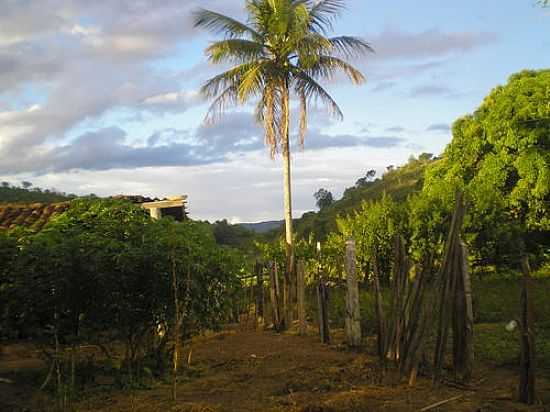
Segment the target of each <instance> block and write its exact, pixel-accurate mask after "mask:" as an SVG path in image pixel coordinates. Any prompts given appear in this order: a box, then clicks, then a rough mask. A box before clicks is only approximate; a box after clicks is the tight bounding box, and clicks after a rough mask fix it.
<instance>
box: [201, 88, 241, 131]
mask: <svg viewBox="0 0 550 412" xmlns="http://www.w3.org/2000/svg"><path fill="white" fill-rule="evenodd" d="M238 103H239V91H238V88H237V86H236V85H231V86H229V87H227V88H226V89H225V90H224V91H222V92H221V93H220V95H219V96H217V97H216V98H215V99H214V101H213V102H212V104H211V105H210V107H209V108H208V111H207V113H206V116H205V118H204V122H205V123H206V124H214V123H216V122H217V121H218V120H219V119H220V118H221V117H222V115H223V114H224V113H225V111H226V108H227V107H228V106H229V105H237V104H238Z"/></svg>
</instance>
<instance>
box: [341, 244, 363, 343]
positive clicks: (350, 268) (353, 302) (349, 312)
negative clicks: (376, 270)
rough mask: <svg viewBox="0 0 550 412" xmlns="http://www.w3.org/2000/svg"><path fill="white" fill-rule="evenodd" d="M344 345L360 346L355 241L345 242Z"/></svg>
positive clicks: (359, 313)
mask: <svg viewBox="0 0 550 412" xmlns="http://www.w3.org/2000/svg"><path fill="white" fill-rule="evenodd" d="M346 282H347V293H346V319H345V332H346V343H347V344H348V345H349V346H353V347H357V346H359V345H361V312H360V309H359V285H358V284H357V276H356V260H355V241H354V240H348V241H347V242H346Z"/></svg>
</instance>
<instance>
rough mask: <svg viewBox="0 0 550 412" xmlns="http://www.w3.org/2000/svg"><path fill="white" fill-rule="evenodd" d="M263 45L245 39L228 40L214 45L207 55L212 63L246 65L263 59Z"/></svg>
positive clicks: (207, 51) (207, 50)
mask: <svg viewBox="0 0 550 412" xmlns="http://www.w3.org/2000/svg"><path fill="white" fill-rule="evenodd" d="M263 50H264V47H263V45H262V44H261V43H258V42H256V41H253V40H245V39H226V40H221V41H217V42H215V43H212V44H211V45H210V46H208V48H207V49H206V51H205V53H206V55H207V56H208V60H210V62H212V63H220V62H230V63H246V62H250V61H252V60H256V59H260V58H262V57H263Z"/></svg>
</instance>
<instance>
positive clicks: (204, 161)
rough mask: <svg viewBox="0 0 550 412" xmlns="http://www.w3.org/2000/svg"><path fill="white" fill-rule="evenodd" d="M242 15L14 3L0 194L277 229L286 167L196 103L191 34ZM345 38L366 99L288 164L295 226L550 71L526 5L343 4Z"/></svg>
mask: <svg viewBox="0 0 550 412" xmlns="http://www.w3.org/2000/svg"><path fill="white" fill-rule="evenodd" d="M242 5H243V1H242V0H224V1H223V2H221V1H215V0H190V1H181V0H166V1H163V2H158V1H153V0H141V1H134V0H120V1H108V0H98V1H94V2H89V1H84V0H66V1H65V0H44V1H40V2H39V1H17V0H8V1H7V5H3V13H2V15H1V16H0V179H1V180H3V181H9V182H12V183H14V184H17V183H19V182H20V181H22V180H29V181H31V182H33V183H34V184H35V185H37V186H41V187H54V188H56V189H59V190H63V191H66V192H76V193H80V194H85V193H90V192H93V193H96V194H99V195H112V194H118V193H125V194H142V195H148V196H166V195H174V194H187V195H189V202H190V211H191V216H192V217H194V218H200V219H210V220H214V219H220V218H227V219H229V220H231V221H234V222H237V221H260V220H267V219H280V218H281V216H282V172H281V169H280V160H279V159H276V160H275V161H273V160H271V159H270V157H269V153H268V150H267V149H266V148H265V147H264V145H263V137H262V132H261V129H260V128H259V127H258V126H257V125H255V124H254V121H253V118H252V116H251V115H250V113H249V112H250V108H249V107H239V108H236V109H235V110H233V111H230V112H229V113H227V115H226V116H225V117H224V119H223V120H222V121H221V122H220V123H218V124H217V125H214V126H211V127H206V126H205V125H204V124H203V122H202V120H203V118H204V115H205V114H206V110H207V108H208V105H207V102H204V101H203V100H202V98H201V97H200V96H199V95H198V93H197V91H198V88H199V87H200V85H201V83H202V82H204V81H205V80H206V79H207V78H208V77H209V76H212V75H214V74H216V73H217V72H219V71H220V70H222V68H221V67H215V66H214V67H213V66H210V65H208V64H207V63H206V61H205V58H204V54H203V50H204V48H205V47H206V46H207V45H208V43H209V42H210V41H211V40H212V37H210V36H209V35H208V34H206V33H202V32H198V31H196V30H195V29H193V27H192V23H191V13H192V11H193V10H194V9H196V8H197V7H205V8H210V9H214V10H219V11H221V12H224V13H227V14H230V15H231V16H234V17H237V18H241V19H242V18H243V17H244V15H243V10H242ZM335 34H351V35H356V36H361V37H363V38H364V39H365V40H366V41H368V42H369V43H370V44H371V45H372V46H373V48H374V49H375V51H376V53H375V54H373V55H371V56H368V57H367V58H365V59H362V60H360V61H355V62H354V63H355V65H356V66H357V67H359V68H360V69H361V70H362V71H363V72H364V74H365V75H366V77H367V83H366V84H365V85H362V86H360V87H355V86H350V85H348V84H346V83H345V82H343V81H334V82H332V83H331V84H327V85H326V87H327V89H328V90H330V92H331V93H332V94H333V96H334V97H335V99H336V100H337V102H338V103H339V104H340V106H341V108H342V109H343V112H344V116H345V119H344V121H343V122H341V123H340V122H338V123H337V122H334V121H333V120H331V119H330V118H329V117H328V116H327V114H326V113H325V112H323V111H322V110H321V109H319V108H315V107H313V108H312V110H311V119H310V122H309V125H310V130H309V133H308V136H307V138H306V146H305V150H304V151H303V152H302V151H300V150H298V149H297V148H296V150H295V155H294V160H293V177H294V183H293V189H294V207H295V215H300V214H301V213H303V212H304V211H307V210H312V209H314V199H313V196H312V194H313V193H314V192H315V191H316V190H317V189H318V188H320V187H325V188H327V189H329V190H331V191H333V193H334V194H335V195H336V196H337V197H338V196H340V195H341V193H342V191H343V190H344V189H345V188H346V187H347V186H350V185H352V184H353V183H354V182H355V180H357V178H359V177H361V176H362V175H364V173H365V172H366V171H367V170H369V169H372V168H374V169H376V170H377V171H378V172H379V173H381V172H382V171H383V170H384V168H385V167H386V166H388V165H391V164H393V165H399V164H402V163H404V162H405V161H406V160H407V159H408V158H409V156H410V155H412V154H414V155H417V154H419V153H422V152H431V153H439V152H441V151H442V150H443V148H444V147H445V145H446V144H447V143H448V142H449V141H450V138H451V134H450V129H449V127H450V125H451V124H452V122H453V121H454V120H455V119H456V118H457V117H459V116H461V115H464V114H466V113H469V112H471V111H473V110H475V108H476V107H477V106H478V105H479V104H480V103H481V101H482V99H483V97H484V96H485V95H487V93H488V92H489V91H490V90H491V89H492V88H493V87H495V86H496V85H497V84H502V83H504V82H506V79H507V78H508V77H509V76H510V75H511V74H512V73H514V72H517V71H519V70H522V69H540V68H548V67H550V9H542V8H540V7H536V6H535V5H534V1H531V0H524V1H523V0H506V1H502V0H500V1H497V0H483V1H479V0H478V1H472V0H468V1H461V2H440V1H431V0H430V1H428V0H420V1H418V2H410V1H398V2H392V3H388V2H383V1H368V0H362V1H360V0H349V1H348V10H347V11H346V12H345V13H344V14H343V15H342V16H341V19H340V20H339V21H338V23H337V24H336V25H335Z"/></svg>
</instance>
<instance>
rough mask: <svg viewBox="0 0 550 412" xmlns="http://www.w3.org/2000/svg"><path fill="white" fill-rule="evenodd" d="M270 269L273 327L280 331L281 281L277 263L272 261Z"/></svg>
mask: <svg viewBox="0 0 550 412" xmlns="http://www.w3.org/2000/svg"><path fill="white" fill-rule="evenodd" d="M269 269H270V270H269V280H270V282H269V292H270V298H271V315H272V317H273V327H274V328H275V330H277V331H280V329H281V324H280V322H281V321H280V317H279V294H278V289H279V288H278V285H279V281H278V280H277V264H276V263H275V262H271V265H270V268H269Z"/></svg>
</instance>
